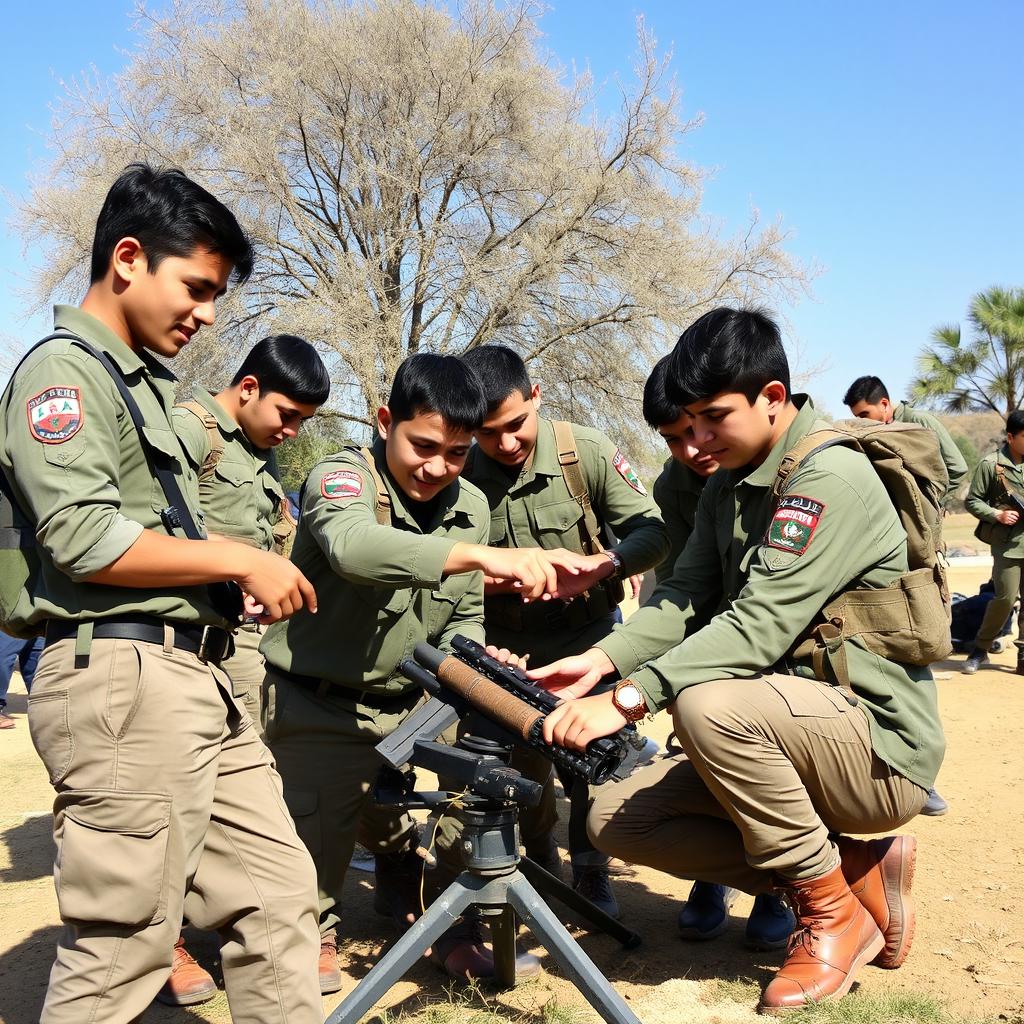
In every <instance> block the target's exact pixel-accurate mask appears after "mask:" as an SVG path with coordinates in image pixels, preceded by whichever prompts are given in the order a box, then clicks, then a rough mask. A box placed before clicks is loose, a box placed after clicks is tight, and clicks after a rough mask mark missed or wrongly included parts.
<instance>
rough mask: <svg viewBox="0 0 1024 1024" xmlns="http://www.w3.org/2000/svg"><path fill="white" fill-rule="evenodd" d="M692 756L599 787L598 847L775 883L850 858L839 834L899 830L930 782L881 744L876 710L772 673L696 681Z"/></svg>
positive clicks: (682, 725)
mask: <svg viewBox="0 0 1024 1024" xmlns="http://www.w3.org/2000/svg"><path fill="white" fill-rule="evenodd" d="M672 712H673V720H674V722H675V729H676V735H677V736H678V737H679V742H680V744H681V745H682V747H683V750H684V751H685V752H686V756H685V757H683V756H680V757H674V758H665V759H663V760H660V761H657V762H655V764H653V765H651V766H650V767H649V768H644V769H641V770H640V771H639V772H637V773H636V774H635V775H633V776H632V777H630V778H629V779H626V780H625V781H624V782H620V783H618V784H616V785H613V786H605V787H604V788H603V789H601V790H598V793H597V797H596V799H595V801H594V806H593V808H592V810H591V812H590V817H589V820H588V827H589V830H590V834H591V837H592V838H593V840H594V843H595V844H596V846H597V847H598V848H599V849H601V850H605V851H606V852H608V853H610V854H613V855H615V856H618V857H621V858H623V860H628V861H633V862H634V863H638V864H646V865H649V866H650V867H655V868H659V869H660V870H662V871H666V872H668V873H669V874H672V875H677V876H679V877H680V878H688V879H691V878H700V879H704V880H706V881H712V882H719V883H721V884H724V885H731V886H733V887H734V888H737V889H742V890H744V891H745V892H749V893H758V892H764V891H766V890H767V889H769V888H770V887H771V885H772V882H773V876H774V875H778V876H780V877H782V878H787V879H794V880H795V879H806V878H817V877H819V876H821V875H824V874H826V873H827V872H829V871H831V870H832V869H833V868H834V867H835V866H836V865H837V864H838V863H839V855H838V853H837V851H836V848H835V846H834V844H833V843H832V842H831V841H830V839H829V833H830V832H839V833H844V832H845V833H869V834H870V833H876V832H888V831H890V830H891V829H894V828H897V827H899V826H900V825H902V824H903V823H904V822H906V821H908V820H909V819H911V818H913V817H914V816H915V815H916V814H917V813H918V812H919V811H920V809H921V807H922V806H923V805H924V802H925V800H926V799H927V798H928V793H927V791H926V790H924V789H922V788H921V787H920V786H918V785H916V784H915V783H913V782H910V781H909V780H908V779H906V778H904V777H903V776H902V775H900V774H899V773H898V772H896V771H894V770H893V769H892V768H890V767H889V766H888V765H887V764H885V763H884V762H882V761H881V760H880V759H879V758H878V757H877V756H876V755H875V754H874V753H873V752H872V750H871V736H870V732H869V726H868V718H867V713H866V712H865V711H864V709H863V708H861V707H860V706H857V707H851V706H850V705H849V704H848V703H847V702H846V700H845V699H844V697H843V695H842V694H841V693H840V692H838V691H837V690H835V689H834V688H833V687H830V686H826V685H825V684H824V683H818V682H814V681H813V680H807V679H800V678H798V677H796V676H787V675H779V674H773V675H766V676H760V677H758V678H755V679H725V680H720V681H717V682H711V683H703V684H701V685H699V686H691V687H689V688H687V689H685V690H683V692H682V693H681V694H680V695H679V697H678V698H677V699H676V702H675V704H674V706H673V708H672Z"/></svg>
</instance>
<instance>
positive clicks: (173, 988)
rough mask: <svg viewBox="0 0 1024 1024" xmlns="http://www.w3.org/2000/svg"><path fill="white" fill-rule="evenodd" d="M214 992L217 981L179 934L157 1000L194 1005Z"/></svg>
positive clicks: (166, 1002)
mask: <svg viewBox="0 0 1024 1024" xmlns="http://www.w3.org/2000/svg"><path fill="white" fill-rule="evenodd" d="M339 980H340V977H339ZM216 994H217V983H216V982H215V981H214V980H213V978H212V977H211V976H210V974H209V972H208V971H206V970H204V969H203V968H202V967H200V966H199V964H197V963H196V960H195V957H193V956H192V954H191V953H190V952H189V951H188V950H187V949H186V948H185V938H184V936H181V935H179V936H178V941H177V942H176V943H175V944H174V960H173V961H172V962H171V973H170V975H169V976H168V978H167V980H166V981H165V982H164V984H163V988H161V989H160V991H159V992H157V994H156V998H157V1001H158V1002H161V1003H163V1004H164V1005H165V1006H195V1005H196V1004H197V1003H206V1002H209V1001H210V1000H211V999H212V998H213V997H214V996H215V995H216Z"/></svg>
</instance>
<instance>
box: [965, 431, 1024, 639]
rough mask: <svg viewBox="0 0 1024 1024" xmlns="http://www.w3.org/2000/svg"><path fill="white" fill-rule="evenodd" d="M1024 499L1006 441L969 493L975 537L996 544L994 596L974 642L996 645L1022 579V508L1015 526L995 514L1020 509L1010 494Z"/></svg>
mask: <svg viewBox="0 0 1024 1024" xmlns="http://www.w3.org/2000/svg"><path fill="white" fill-rule="evenodd" d="M1011 493H1012V494H1015V495H1017V496H1019V497H1021V498H1024V463H1019V462H1014V461H1013V456H1012V455H1011V454H1010V449H1009V448H1008V447H1007V446H1006V445H1005V444H1004V445H1003V446H1002V447H1001V448H1000V449H999V451H998V452H990V453H989V454H988V455H986V456H985V457H984V458H983V459H982V460H981V461H980V462H979V463H978V465H977V468H976V469H975V470H974V476H973V478H972V479H971V489H970V491H969V492H968V494H967V511H968V512H970V513H971V515H972V516H974V517H975V518H976V519H977V520H978V526H977V528H976V529H975V531H974V535H975V536H976V537H977V538H978V540H980V541H982V542H983V543H985V544H988V545H989V546H990V547H991V548H992V562H993V565H992V580H993V582H994V583H995V588H996V592H995V596H994V597H993V598H992V600H991V601H989V603H988V607H987V608H986V609H985V617H984V619H982V621H981V625H980V626H979V627H978V635H977V637H976V639H975V641H974V646H975V647H978V648H980V649H981V650H983V651H988V650H990V649H991V647H992V641H993V640H995V638H996V637H997V636H998V635H999V631H1000V630H1001V628H1002V625H1003V623H1004V622H1005V621H1006V616H1007V615H1009V614H1010V611H1011V609H1012V608H1013V602H1014V601H1016V600H1017V597H1018V596H1019V595H1020V594H1021V584H1022V582H1024V512H1021V518H1020V519H1018V520H1017V522H1016V523H1015V524H1014V525H1013V526H1004V525H1003V524H1002V523H1000V522H999V521H998V519H997V518H996V515H997V514H998V513H999V512H1000V511H1002V510H1003V509H1014V510H1016V511H1021V509H1020V507H1019V506H1018V505H1017V504H1016V503H1015V502H1014V501H1013V500H1012V499H1011V497H1010V494H1011ZM1016 643H1017V655H1018V658H1020V657H1021V656H1022V655H1024V601H1022V603H1021V611H1020V617H1019V619H1018V621H1017V641H1016Z"/></svg>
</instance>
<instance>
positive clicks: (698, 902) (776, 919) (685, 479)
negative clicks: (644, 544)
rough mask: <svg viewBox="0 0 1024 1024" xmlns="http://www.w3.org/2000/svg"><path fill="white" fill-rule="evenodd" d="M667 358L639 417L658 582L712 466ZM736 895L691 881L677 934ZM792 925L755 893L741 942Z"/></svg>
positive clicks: (688, 527)
mask: <svg viewBox="0 0 1024 1024" xmlns="http://www.w3.org/2000/svg"><path fill="white" fill-rule="evenodd" d="M671 361H672V356H671V355H668V356H665V357H664V358H663V359H660V360H658V362H657V363H656V364H655V367H654V369H653V370H652V371H651V375H650V377H648V378H647V383H646V384H645V385H644V419H645V420H646V421H647V425H648V426H649V427H651V429H652V430H656V431H657V432H658V433H659V434H660V435H661V437H662V438H663V439H664V441H665V443H666V444H667V445H668V450H669V452H670V453H671V454H670V457H669V458H668V460H667V461H666V462H665V467H664V469H662V471H661V475H660V476H659V477H658V479H657V480H656V481H655V482H654V489H653V493H654V500H655V501H656V502H657V503H658V508H659V509H660V510H661V516H662V518H663V519H664V520H665V530H666V531H667V533H668V539H669V545H670V547H669V554H668V558H666V559H665V561H664V562H662V563H661V565H659V566H658V568H657V570H656V573H657V578H658V582H659V583H661V582H663V581H664V580H666V579H669V578H670V577H671V576H672V571H673V569H674V568H675V564H676V561H677V559H678V558H679V556H680V555H681V554H682V552H683V548H685V547H686V542H687V541H688V540H689V539H690V535H691V534H692V533H693V528H694V525H695V523H696V520H697V505H698V503H699V501H700V496H701V494H702V493H703V491H704V487H705V485H706V484H707V482H708V480H709V479H710V477H711V475H712V474H713V473H714V472H715V470H717V469H718V462H717V460H716V459H715V458H714V456H711V455H703V454H702V453H701V451H700V449H699V448H698V447H697V444H696V441H695V440H694V436H693V420H692V418H691V417H690V416H689V415H688V414H687V413H686V412H685V411H684V410H683V408H682V406H681V405H679V404H678V402H674V401H673V400H672V399H671V398H669V396H668V393H667V391H666V386H665V385H666V377H667V376H668V373H669V367H670V363H671ZM738 895H739V893H738V891H737V890H736V889H733V888H731V887H729V886H725V885H719V884H717V883H715V882H702V881H696V882H694V883H693V887H692V888H691V889H690V895H689V896H688V897H687V899H686V903H685V905H684V906H683V909H682V910H681V911H680V912H679V922H678V923H679V934H680V935H681V936H682V937H683V938H684V939H688V940H690V941H706V940H708V939H713V938H716V937H717V936H719V935H721V934H722V932H724V931H725V929H726V928H727V927H728V926H729V908H730V907H731V906H732V904H733V903H734V902H735V901H736V898H737V897H738ZM795 923H796V921H795V919H794V917H793V912H792V911H791V910H790V909H789V908H788V907H787V906H786V904H785V903H784V902H783V901H782V900H781V899H780V898H779V896H778V895H777V894H776V893H774V892H761V893H758V894H757V896H756V897H755V898H754V906H753V909H752V910H751V912H750V916H749V917H748V918H747V926H746V930H745V941H746V943H747V945H748V946H750V947H751V948H752V949H760V950H769V949H781V948H782V947H783V946H785V945H786V943H787V942H788V941H789V936H790V933H791V932H792V931H793V927H794V925H795Z"/></svg>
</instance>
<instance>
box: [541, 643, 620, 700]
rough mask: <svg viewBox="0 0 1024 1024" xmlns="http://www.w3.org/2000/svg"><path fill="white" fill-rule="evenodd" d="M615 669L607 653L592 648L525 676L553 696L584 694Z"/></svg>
mask: <svg viewBox="0 0 1024 1024" xmlns="http://www.w3.org/2000/svg"><path fill="white" fill-rule="evenodd" d="M614 671H615V666H614V665H613V664H612V662H611V660H610V659H609V658H608V655H606V654H605V653H604V651H601V650H599V649H598V648H596V647H591V648H590V650H589V651H584V652H583V654H577V655H575V656H573V657H571V658H562V659H561V660H560V661H553V662H552V663H551V664H550V665H544V666H543V667H542V668H535V669H531V670H530V671H528V672H527V673H526V674H527V676H528V677H529V678H530V679H531V680H532V681H533V682H535V683H537V684H538V685H539V686H542V687H543V688H544V689H545V690H549V691H550V692H551V693H553V694H554V695H555V696H556V697H562V698H563V699H566V700H569V699H573V698H577V697H585V696H586V695H587V694H588V693H590V691H591V690H592V689H593V688H594V687H595V686H597V684H598V683H599V682H600V681H601V680H602V679H603V678H604V677H605V676H606V675H608V674H609V673H612V672H614Z"/></svg>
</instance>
